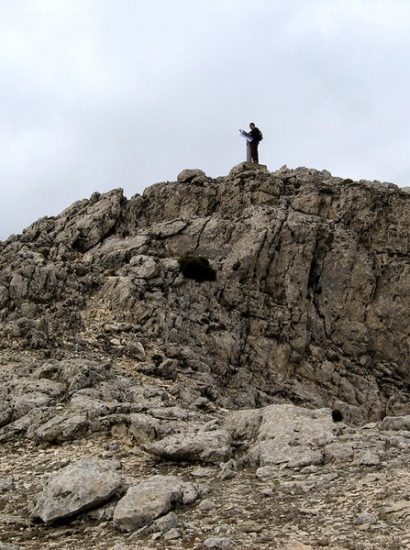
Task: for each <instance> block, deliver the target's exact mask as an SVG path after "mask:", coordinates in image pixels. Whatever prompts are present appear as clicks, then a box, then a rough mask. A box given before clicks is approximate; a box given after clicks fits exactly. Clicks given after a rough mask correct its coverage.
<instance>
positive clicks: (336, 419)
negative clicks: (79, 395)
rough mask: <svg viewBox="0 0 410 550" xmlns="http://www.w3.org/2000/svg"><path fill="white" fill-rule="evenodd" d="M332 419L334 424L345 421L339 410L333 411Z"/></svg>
mask: <svg viewBox="0 0 410 550" xmlns="http://www.w3.org/2000/svg"><path fill="white" fill-rule="evenodd" d="M332 419H333V422H341V421H342V420H343V414H342V413H341V412H340V411H339V409H334V410H333V411H332Z"/></svg>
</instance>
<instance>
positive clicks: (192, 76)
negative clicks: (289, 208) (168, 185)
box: [0, 0, 410, 239]
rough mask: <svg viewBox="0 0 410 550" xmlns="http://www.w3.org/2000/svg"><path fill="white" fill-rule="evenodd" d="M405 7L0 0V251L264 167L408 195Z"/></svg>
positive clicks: (296, 0) (352, 2)
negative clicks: (65, 217)
mask: <svg viewBox="0 0 410 550" xmlns="http://www.w3.org/2000/svg"><path fill="white" fill-rule="evenodd" d="M409 29H410V1H409V0H0V37H1V38H0V71H1V72H0V75H1V86H0V105H1V118H0V182H1V183H0V184H1V203H0V204H1V206H0V239H4V238H6V237H7V236H8V235H9V234H11V233H18V232H21V230H22V229H23V228H24V227H26V226H28V225H30V224H31V223H32V222H33V221H35V220H37V219H38V218H39V217H41V216H44V215H56V214H58V213H59V212H60V211H61V210H63V209H64V208H65V207H67V206H68V205H69V204H71V203H72V202H74V201H75V200H78V199H81V198H84V197H89V196H90V195H91V194H92V193H93V192H94V191H100V192H103V191H107V190H109V189H112V188H114V187H123V188H124V191H125V194H126V195H127V196H128V197H131V196H132V195H134V194H135V193H141V192H142V191H143V189H144V188H145V187H147V186H149V185H151V184H153V183H156V182H158V181H167V180H169V181H174V180H175V179H176V176H177V174H178V173H179V172H180V171H181V170H182V169H184V168H201V169H203V170H205V172H206V173H207V174H208V175H210V176H215V177H216V176H220V175H226V174H227V173H228V171H229V169H230V168H231V167H232V166H233V165H235V164H237V163H238V162H240V161H242V160H243V159H244V153H245V151H244V149H245V144H244V141H243V140H242V139H241V138H240V137H239V135H238V129H239V128H243V127H245V128H246V127H247V126H248V123H249V122H251V121H253V122H255V123H256V124H257V126H259V127H260V128H261V129H262V131H263V133H264V137H265V138H264V141H263V142H262V144H261V146H260V148H259V149H260V162H263V163H265V164H267V165H268V168H269V169H270V170H275V169H277V168H279V167H280V166H282V165H283V164H287V165H288V166H289V167H297V166H309V167H312V168H318V169H323V168H326V169H328V170H330V171H331V172H332V174H333V175H337V176H344V177H351V178H354V179H360V178H364V179H378V180H381V181H391V182H394V183H397V184H398V185H401V186H409V185H410V154H409V153H410V137H409V129H410V109H409V103H410V62H409V52H410V32H409Z"/></svg>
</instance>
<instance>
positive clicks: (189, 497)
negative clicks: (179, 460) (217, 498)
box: [114, 475, 198, 531]
mask: <svg viewBox="0 0 410 550" xmlns="http://www.w3.org/2000/svg"><path fill="white" fill-rule="evenodd" d="M197 497H198V492H197V490H196V488H195V486H194V485H193V484H192V483H186V482H184V481H182V480H181V479H180V478H178V477H176V476H161V475H158V476H154V477H152V478H150V479H148V480H146V481H143V482H142V483H138V484H137V485H133V486H131V487H130V488H129V489H128V491H127V494H126V495H125V496H124V497H123V498H122V499H121V500H120V501H119V502H118V504H117V506H116V507H115V510H114V525H115V526H116V527H117V528H118V529H120V530H121V531H134V530H135V529H138V528H139V527H143V526H144V525H150V524H151V523H152V522H153V521H154V520H155V519H156V518H158V517H160V516H162V515H164V514H166V513H167V512H169V511H170V510H172V509H173V508H175V507H176V506H177V505H178V504H190V503H191V502H194V500H196V498H197Z"/></svg>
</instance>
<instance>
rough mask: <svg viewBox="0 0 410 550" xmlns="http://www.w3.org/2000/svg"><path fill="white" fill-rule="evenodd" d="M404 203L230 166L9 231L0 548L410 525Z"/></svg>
mask: <svg viewBox="0 0 410 550" xmlns="http://www.w3.org/2000/svg"><path fill="white" fill-rule="evenodd" d="M409 201H410V196H409V194H408V193H407V192H405V191H403V190H401V189H399V188H398V187H397V186H395V185H393V184H390V183H382V182H376V181H373V182H369V181H363V180H362V181H359V182H354V181H352V180H346V179H342V178H336V177H332V175H331V174H330V173H329V172H328V171H326V170H323V171H317V170H311V169H307V168H297V169H289V168H288V167H287V166H283V167H282V168H280V170H278V171H276V172H269V171H268V170H267V168H266V167H264V166H261V165H252V164H248V163H241V164H239V165H238V166H235V167H234V168H233V169H232V170H231V172H230V173H229V175H228V176H226V177H219V178H216V179H212V178H209V177H207V176H206V175H205V174H204V173H203V172H201V171H198V170H187V171H184V172H182V173H181V174H180V176H179V177H178V181H177V182H175V183H169V182H167V183H158V184H156V185H153V186H151V187H149V188H147V189H146V190H145V191H144V193H143V195H142V196H139V195H136V196H134V197H132V198H131V199H129V200H128V199H126V198H125V197H124V196H123V193H122V191H121V190H120V189H116V190H113V191H111V192H109V193H105V194H101V195H100V194H99V193H95V194H93V195H92V196H91V197H90V199H88V200H81V201H78V202H77V203H75V204H73V205H72V206H71V207H69V208H67V209H66V210H65V211H64V212H63V213H62V214H60V215H59V216H56V217H52V218H43V219H41V220H38V221H37V222H35V223H34V224H33V225H32V226H30V227H29V228H27V229H26V230H25V231H24V232H23V234H22V235H19V236H12V237H10V238H9V239H8V240H7V241H5V242H0V474H1V480H0V481H1V482H0V540H1V541H2V543H0V546H1V545H2V544H3V546H4V545H6V546H10V545H11V546H12V547H16V548H18V547H24V548H30V549H33V550H35V549H38V548H40V547H41V548H44V549H48V548H50V549H51V548H55V547H56V544H57V545H58V546H59V547H62V548H63V547H64V548H67V549H71V548H75V549H76V550H88V549H89V548H114V549H116V550H129V549H131V548H135V547H138V548H146V549H147V550H148V549H151V550H155V549H158V548H161V550H162V549H164V550H166V549H169V550H171V548H175V547H176V546H178V547H184V548H185V547H186V548H188V547H189V548H191V547H195V548H200V547H201V548H202V547H204V548H206V547H213V548H225V547H226V548H229V547H232V548H258V549H259V548H260V549H261V550H270V549H271V548H272V547H276V546H277V547H278V548H279V547H280V548H316V547H318V546H320V547H322V546H324V547H329V548H335V549H336V548H356V547H357V546H358V545H359V546H363V547H364V546H366V547H369V548H370V547H371V548H393V547H394V548H396V547H398V546H400V547H407V546H409V545H410V537H409V535H408V534H406V533H407V531H406V529H407V523H408V517H409V514H410V501H409V491H408V487H409V483H410V468H409V464H410V390H409V387H410V386H409V365H410V351H409V350H410V348H409V345H410V335H409V326H410V322H409V321H410V263H409V258H410V244H409V235H410V231H409V229H410V227H409V225H410V218H409V206H410V203H409ZM183 266H185V267H183ZM187 266H188V267H189V269H187ZM205 268H206V269H207V270H208V273H207V275H206V274H204V273H203V271H202V272H201V269H202V270H203V269H205ZM198 270H199V271H198ZM211 274H212V276H211ZM205 275H206V276H205ZM119 467H121V473H122V475H121V476H120V474H119ZM46 479H48V481H45V480H46ZM199 480H201V483H199V484H198V481H199ZM123 484H124V485H123ZM123 487H124V489H123ZM125 488H128V491H127V493H126V494H125V496H124V491H125ZM34 495H37V496H36V497H34ZM203 497H205V498H204V500H203V501H202V503H201V504H197V500H199V499H200V498H203ZM33 498H34V506H33V507H32V506H31V503H32V501H33ZM178 507H180V508H178ZM176 508H178V509H176ZM30 511H32V518H31V519H35V520H36V522H31V521H30V517H29V513H30ZM177 514H178V515H177ZM66 521H72V522H73V523H72V525H70V526H69V527H67V526H65V525H62V523H64V522H66ZM406 522H407V523H406ZM135 530H136V532H133V533H132V534H130V535H124V533H123V531H135ZM295 537H296V538H295Z"/></svg>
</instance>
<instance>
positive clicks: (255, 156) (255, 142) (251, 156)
mask: <svg viewBox="0 0 410 550" xmlns="http://www.w3.org/2000/svg"><path fill="white" fill-rule="evenodd" d="M249 128H250V132H245V130H239V132H240V134H241V135H242V136H243V137H245V138H246V140H247V152H248V154H247V159H246V160H247V161H248V162H254V163H256V164H259V153H258V146H259V143H260V142H261V141H262V139H263V135H262V132H261V131H260V130H259V128H257V127H256V126H255V123H254V122H251V123H250V124H249Z"/></svg>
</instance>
